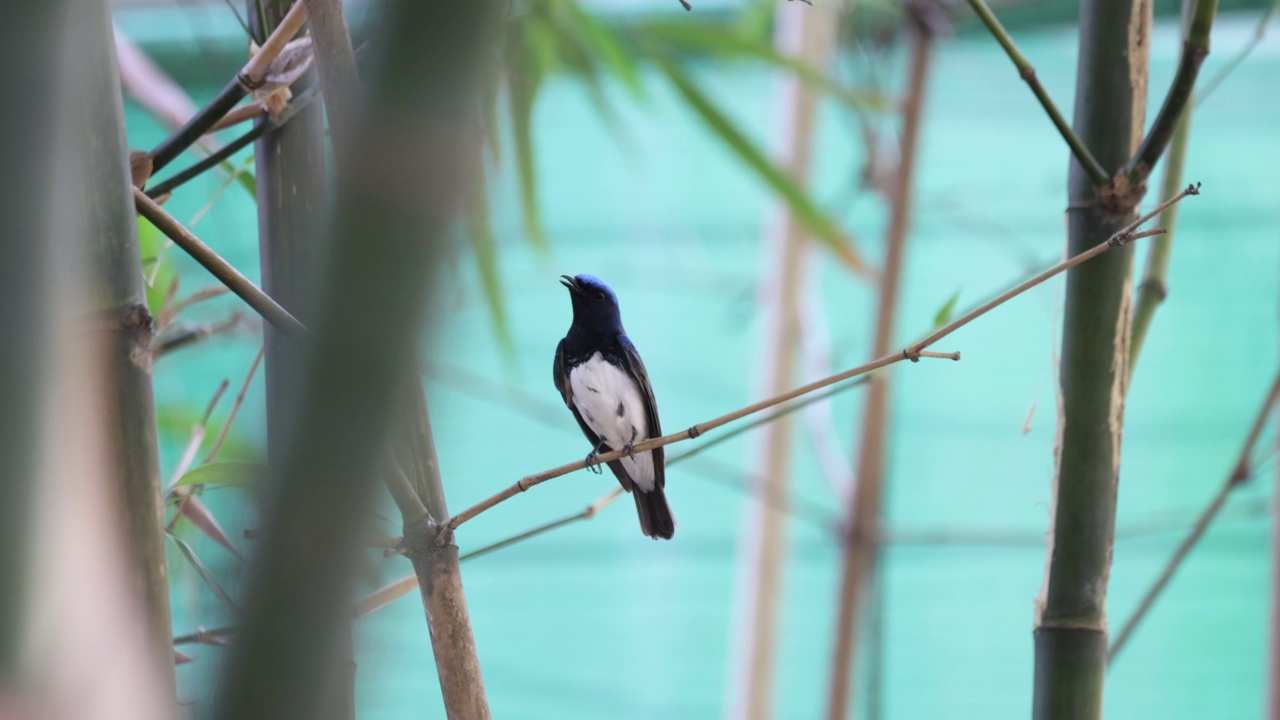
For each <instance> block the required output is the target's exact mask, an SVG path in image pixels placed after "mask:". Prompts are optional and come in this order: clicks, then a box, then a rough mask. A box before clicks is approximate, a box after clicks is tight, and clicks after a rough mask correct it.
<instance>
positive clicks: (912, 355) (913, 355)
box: [902, 347, 920, 362]
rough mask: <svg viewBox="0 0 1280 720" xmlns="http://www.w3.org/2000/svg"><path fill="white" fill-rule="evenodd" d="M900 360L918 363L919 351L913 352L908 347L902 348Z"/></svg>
mask: <svg viewBox="0 0 1280 720" xmlns="http://www.w3.org/2000/svg"><path fill="white" fill-rule="evenodd" d="M902 359H903V360H910V361H911V362H920V351H919V350H914V349H912V348H909V347H908V348H903V349H902Z"/></svg>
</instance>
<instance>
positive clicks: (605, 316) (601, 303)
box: [560, 275, 622, 326]
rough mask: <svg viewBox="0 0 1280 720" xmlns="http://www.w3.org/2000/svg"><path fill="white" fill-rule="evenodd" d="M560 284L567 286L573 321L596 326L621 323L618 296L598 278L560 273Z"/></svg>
mask: <svg viewBox="0 0 1280 720" xmlns="http://www.w3.org/2000/svg"><path fill="white" fill-rule="evenodd" d="M560 284H561V285H564V286H565V287H567V288H569V298H570V299H571V300H572V301H573V320H574V322H575V323H584V324H588V325H596V326H603V325H613V324H619V325H620V324H621V323H622V318H621V315H620V314H619V312H618V296H617V295H614V294H613V288H611V287H609V286H608V285H606V284H605V282H604V281H603V280H601V279H600V278H598V277H596V276H594V275H576V276H573V277H570V276H569V275H561V276H560Z"/></svg>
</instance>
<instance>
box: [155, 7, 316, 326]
mask: <svg viewBox="0 0 1280 720" xmlns="http://www.w3.org/2000/svg"><path fill="white" fill-rule="evenodd" d="M295 7H296V6H295ZM133 199H134V203H135V204H136V205H137V208H138V214H140V215H142V216H143V217H144V218H146V219H147V220H149V221H150V222H151V224H152V225H155V226H156V228H157V229H158V230H160V232H162V233H164V234H165V235H166V236H168V237H169V239H170V240H172V241H173V242H174V244H175V245H177V246H178V247H180V248H182V249H183V250H185V251H187V254H189V255H190V256H191V257H193V258H195V259H196V262H198V263H200V264H201V265H203V266H204V267H205V269H206V270H208V271H209V272H210V273H212V274H213V276H214V277H216V278H218V280H220V281H222V284H224V285H226V286H227V287H228V288H229V289H230V290H231V292H233V293H235V294H236V295H239V296H240V298H241V299H242V300H244V301H245V302H246V303H248V304H249V307H251V308H253V309H254V310H256V311H257V312H258V314H259V315H261V316H262V317H263V319H264V320H266V321H267V322H269V323H271V324H272V325H274V326H275V327H276V328H277V329H278V330H280V331H281V332H282V333H284V334H286V335H292V336H295V337H297V336H300V335H301V334H302V333H304V332H305V331H306V327H305V326H303V324H302V323H300V322H298V320H297V318H295V317H294V316H292V315H290V314H289V311H288V310H285V309H284V308H282V307H280V305H279V304H278V303H276V301H275V300H272V299H271V298H270V297H269V296H268V295H267V294H266V293H264V292H262V290H261V289H259V288H258V286H256V285H254V284H253V283H252V282H249V279H248V278H246V277H245V276H244V275H241V274H240V271H239V270H236V269H235V268H234V267H232V265H231V263H229V262H227V261H226V260H224V259H222V256H221V255H219V254H218V253H216V252H214V251H213V249H212V248H210V247H209V246H208V245H205V244H204V243H203V242H201V240H200V238H198V237H196V236H195V235H194V234H193V233H192V232H191V231H190V230H188V229H187V228H185V227H183V225H182V223H180V222H178V221H177V220H175V219H174V217H173V216H172V215H170V214H169V213H167V212H165V211H164V209H163V208H161V207H160V206H159V205H157V204H156V202H155V201H154V200H152V199H151V198H149V197H147V196H146V194H145V193H143V192H142V191H141V190H139V189H137V188H134V189H133Z"/></svg>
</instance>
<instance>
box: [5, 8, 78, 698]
mask: <svg viewBox="0 0 1280 720" xmlns="http://www.w3.org/2000/svg"><path fill="white" fill-rule="evenodd" d="M70 5H71V3H69V2H66V0H53V1H52V2H28V3H19V4H16V5H14V6H12V7H11V8H9V10H8V11H7V13H8V17H7V18H6V19H5V22H3V23H0V65H3V66H4V67H8V68H18V67H40V68H51V67H55V66H56V64H57V63H58V62H59V60H60V59H61V58H62V57H64V56H65V50H66V48H65V45H66V42H67V37H66V33H65V32H63V26H62V24H61V22H60V21H61V19H62V18H63V17H64V16H65V14H66V13H69V12H70ZM55 89H56V86H55V84H54V83H51V82H49V78H48V77H46V76H44V75H42V74H41V73H34V72H6V73H0V97H5V98H10V99H13V98H22V102H16V101H10V102H5V103H0V136H2V137H5V138H9V141H6V142H4V143H0V167H3V168H4V169H5V172H4V175H3V177H4V180H3V186H2V187H0V217H3V218H4V219H5V233H6V238H5V240H4V241H3V242H0V691H2V689H3V688H6V687H7V688H15V687H19V686H21V685H22V684H23V682H24V680H25V679H26V677H25V675H26V673H25V672H24V671H25V670H26V668H25V667H24V665H25V663H24V661H23V653H22V650H23V646H24V644H25V643H24V639H25V636H26V627H27V625H28V597H27V592H26V589H27V588H29V587H30V575H29V572H28V570H29V565H30V562H31V553H32V550H33V546H34V542H33V537H32V527H31V523H30V519H31V514H32V510H33V506H34V502H35V493H36V486H37V476H36V475H37V465H38V461H39V460H38V453H39V447H40V443H39V434H38V431H39V428H40V423H39V422H37V419H38V418H39V417H40V413H41V409H40V403H41V397H42V392H41V390H42V389H43V388H44V387H45V386H46V384H47V383H48V382H49V381H50V379H51V378H50V377H49V372H48V368H49V362H48V360H49V357H50V356H51V355H52V352H53V347H52V337H51V336H52V333H51V325H52V308H53V286H54V283H53V282H52V277H53V265H54V257H53V253H54V248H55V246H56V244H57V242H56V241H57V233H56V231H55V228H54V213H55V208H56V206H57V205H60V204H61V201H60V200H58V199H57V198H58V197H59V195H58V193H57V192H56V188H55V187H54V166H53V164H52V163H51V162H50V158H53V157H56V156H57V152H56V150H57V148H58V138H57V136H56V134H55V132H54V127H55V126H54V124H53V123H51V122H49V118H52V117H54V116H55V115H56V114H57V111H58V103H57V97H56V92H55Z"/></svg>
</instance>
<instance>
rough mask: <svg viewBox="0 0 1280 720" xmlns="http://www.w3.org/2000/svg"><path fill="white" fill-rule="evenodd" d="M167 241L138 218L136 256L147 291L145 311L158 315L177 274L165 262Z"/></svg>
mask: <svg viewBox="0 0 1280 720" xmlns="http://www.w3.org/2000/svg"><path fill="white" fill-rule="evenodd" d="M166 245H167V241H166V239H165V237H164V235H163V234H161V232H160V231H159V230H157V229H156V226H154V225H152V224H151V223H150V222H149V221H148V220H147V219H146V218H143V217H141V216H139V217H138V254H139V255H140V256H141V258H142V278H143V281H144V282H145V284H146V290H147V309H148V310H150V311H151V315H152V316H156V315H159V313H160V306H161V305H163V304H164V297H165V295H166V294H167V293H168V292H169V286H170V285H171V284H172V283H173V279H174V278H175V277H176V276H177V273H176V272H175V271H174V269H173V265H171V264H169V263H167V262H165V260H166V257H165V255H166V253H165V246H166Z"/></svg>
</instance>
